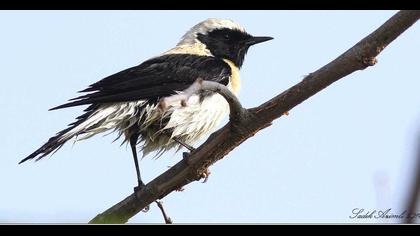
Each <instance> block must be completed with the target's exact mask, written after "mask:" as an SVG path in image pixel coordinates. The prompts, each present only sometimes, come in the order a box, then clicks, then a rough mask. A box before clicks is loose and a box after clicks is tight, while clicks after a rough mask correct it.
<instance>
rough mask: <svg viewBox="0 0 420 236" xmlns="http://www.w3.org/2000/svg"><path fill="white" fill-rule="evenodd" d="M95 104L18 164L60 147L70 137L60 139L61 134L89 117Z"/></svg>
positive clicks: (38, 158)
mask: <svg viewBox="0 0 420 236" xmlns="http://www.w3.org/2000/svg"><path fill="white" fill-rule="evenodd" d="M97 107H98V106H97V105H91V106H89V107H88V108H86V109H85V110H84V111H85V113H84V114H82V115H81V116H79V117H77V118H76V121H75V122H73V123H71V124H69V127H68V128H66V129H64V130H62V131H60V132H58V133H57V134H56V135H55V136H54V137H51V138H50V139H49V140H48V141H47V142H46V143H45V144H44V145H42V146H41V147H40V148H39V149H37V150H36V151H35V152H33V153H32V154H30V155H29V156H27V157H25V158H24V159H23V160H21V161H20V162H19V164H21V163H23V162H25V161H27V160H31V159H33V158H35V157H36V159H35V160H36V161H38V160H40V159H41V158H43V157H45V156H47V155H48V154H50V153H54V152H55V151H57V150H58V149H60V148H61V147H62V146H63V145H64V143H65V142H67V141H68V140H69V139H71V138H72V137H70V138H68V139H62V136H63V135H64V134H65V133H67V132H69V131H70V130H72V129H73V128H74V127H76V126H78V125H79V124H80V123H82V122H83V121H85V120H86V119H87V118H89V116H90V115H91V114H92V113H93V112H94V111H95V109H96V108H97Z"/></svg>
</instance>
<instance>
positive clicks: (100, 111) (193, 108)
mask: <svg viewBox="0 0 420 236" xmlns="http://www.w3.org/2000/svg"><path fill="white" fill-rule="evenodd" d="M271 39H273V38H272V37H254V36H252V35H250V34H248V33H247V32H246V31H245V29H244V28H243V27H242V26H240V25H239V24H237V23H235V22H233V21H231V20H225V19H207V20H205V21H203V22H201V23H199V24H197V25H195V26H194V27H192V28H191V29H190V30H189V31H188V32H187V33H186V34H185V35H184V36H183V37H182V38H181V41H180V42H179V43H178V44H177V45H176V47H174V48H173V49H171V50H169V51H167V52H164V53H163V54H161V55H158V56H156V57H153V58H151V59H149V60H147V61H145V62H143V63H141V64H140V65H138V66H134V67H131V68H128V69H126V70H123V71H121V72H118V73H116V74H113V75H111V76H108V77H106V78H104V79H102V80H100V81H98V82H96V83H94V84H91V85H90V86H89V87H88V88H87V89H85V90H82V91H80V92H82V93H85V94H84V95H82V96H79V97H76V98H73V99H71V100H69V102H68V103H66V104H63V105H60V106H57V107H54V108H52V109H50V110H56V109H61V108H66V107H73V106H80V105H89V106H88V107H87V108H86V109H85V110H84V114H82V115H81V116H79V117H77V118H76V121H75V122H73V123H71V124H70V125H69V127H68V128H66V129H64V130H62V131H60V132H58V133H57V134H56V135H55V136H54V137H51V138H50V139H49V140H48V141H47V142H46V143H45V144H44V145H42V146H41V147H40V148H39V149H38V150H36V151H35V152H33V153H32V154H30V155H29V156H27V157H26V158H24V159H23V160H22V161H21V162H20V163H22V162H25V161H27V160H30V159H33V158H36V160H39V159H41V158H42V157H44V156H46V155H48V154H50V153H53V152H55V151H57V150H58V149H59V148H61V147H62V146H63V145H64V143H66V142H67V141H69V140H71V139H73V138H75V140H83V139H87V138H90V137H92V136H94V135H96V134H99V133H102V132H105V131H116V132H118V134H119V135H118V138H120V137H121V136H124V141H123V142H128V143H129V144H130V146H131V149H132V153H133V157H134V161H135V166H136V172H137V180H138V184H139V186H138V187H137V189H138V188H139V187H142V186H143V185H144V183H143V181H142V180H141V177H140V170H139V165H138V160H137V150H136V147H137V145H139V147H141V151H142V152H143V157H144V156H145V155H147V154H148V153H150V152H152V151H157V155H158V156H159V155H161V154H162V153H164V152H165V151H167V150H169V149H171V148H178V149H179V148H181V147H182V146H187V147H188V145H193V144H194V142H196V141H197V140H199V139H200V138H202V137H203V136H204V135H206V134H208V133H209V132H211V131H212V130H213V129H214V128H215V126H217V125H218V123H219V122H220V121H221V119H222V118H223V117H224V116H225V115H227V114H228V112H229V105H228V103H227V102H226V100H225V99H224V98H223V97H222V96H221V95H219V94H217V93H212V92H201V93H200V94H195V95H193V96H191V97H189V99H188V101H187V104H188V105H187V106H183V105H181V104H180V103H179V102H176V103H173V104H168V107H167V109H164V110H162V109H160V108H159V100H160V99H161V98H165V97H168V96H171V95H174V94H177V93H182V91H183V90H185V89H187V88H188V87H189V86H190V85H191V84H193V83H194V82H195V81H196V80H197V79H198V78H201V79H203V80H209V81H215V82H218V83H220V84H223V85H225V86H227V87H228V89H229V90H231V91H232V92H233V93H234V94H235V95H237V94H238V92H239V89H240V79H239V68H240V67H241V66H242V64H243V61H244V57H245V54H246V53H247V51H248V49H249V47H250V46H252V45H255V44H257V43H261V42H265V41H268V40H271ZM181 145H182V146H181Z"/></svg>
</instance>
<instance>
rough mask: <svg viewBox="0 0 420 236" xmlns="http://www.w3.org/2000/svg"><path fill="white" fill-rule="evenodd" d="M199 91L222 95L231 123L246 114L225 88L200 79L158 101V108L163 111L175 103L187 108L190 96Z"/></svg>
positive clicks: (233, 95)
mask: <svg viewBox="0 0 420 236" xmlns="http://www.w3.org/2000/svg"><path fill="white" fill-rule="evenodd" d="M200 91H211V92H216V93H219V94H220V95H222V96H223V97H224V98H225V99H226V101H227V102H228V103H229V108H230V120H231V121H237V120H239V119H241V118H242V117H243V114H244V113H247V110H246V109H244V108H243V107H242V105H241V103H240V102H239V100H238V98H237V97H236V96H235V94H233V93H232V92H231V91H230V90H229V89H228V88H227V87H226V86H224V85H223V84H220V83H217V82H214V81H208V80H203V79H201V78H197V80H196V81H195V82H194V83H193V84H192V85H191V86H190V87H188V88H187V89H185V90H184V91H181V92H179V93H178V94H175V95H172V96H169V97H164V98H161V99H160V101H159V107H160V108H161V109H162V110H165V109H167V108H168V107H169V106H170V105H171V104H175V103H177V102H179V103H181V106H188V99H189V98H190V97H191V96H192V95H194V94H198V93H199V92H200Z"/></svg>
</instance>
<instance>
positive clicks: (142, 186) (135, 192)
mask: <svg viewBox="0 0 420 236" xmlns="http://www.w3.org/2000/svg"><path fill="white" fill-rule="evenodd" d="M145 186H146V185H145V184H144V183H143V181H139V183H138V185H137V186H136V187H134V196H136V198H137V192H139V191H140V190H142V189H143V188H144V187H145ZM149 209H150V205H147V206H146V207H145V208H143V209H142V210H141V211H142V212H148V211H149Z"/></svg>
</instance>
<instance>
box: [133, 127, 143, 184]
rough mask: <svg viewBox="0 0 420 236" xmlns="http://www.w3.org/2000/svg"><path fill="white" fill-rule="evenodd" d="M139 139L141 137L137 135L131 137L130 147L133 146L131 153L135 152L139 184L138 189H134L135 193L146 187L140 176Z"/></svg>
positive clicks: (134, 157)
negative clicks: (137, 145) (137, 146)
mask: <svg viewBox="0 0 420 236" xmlns="http://www.w3.org/2000/svg"><path fill="white" fill-rule="evenodd" d="M138 137H139V135H138V134H135V135H133V136H131V138H130V146H131V151H132V152H133V159H134V164H135V165H136V173H137V183H138V185H137V187H134V192H137V191H140V189H142V188H143V187H144V183H143V181H142V180H141V176H140V168H139V161H138V159H137V149H136V144H137V138H138Z"/></svg>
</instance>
